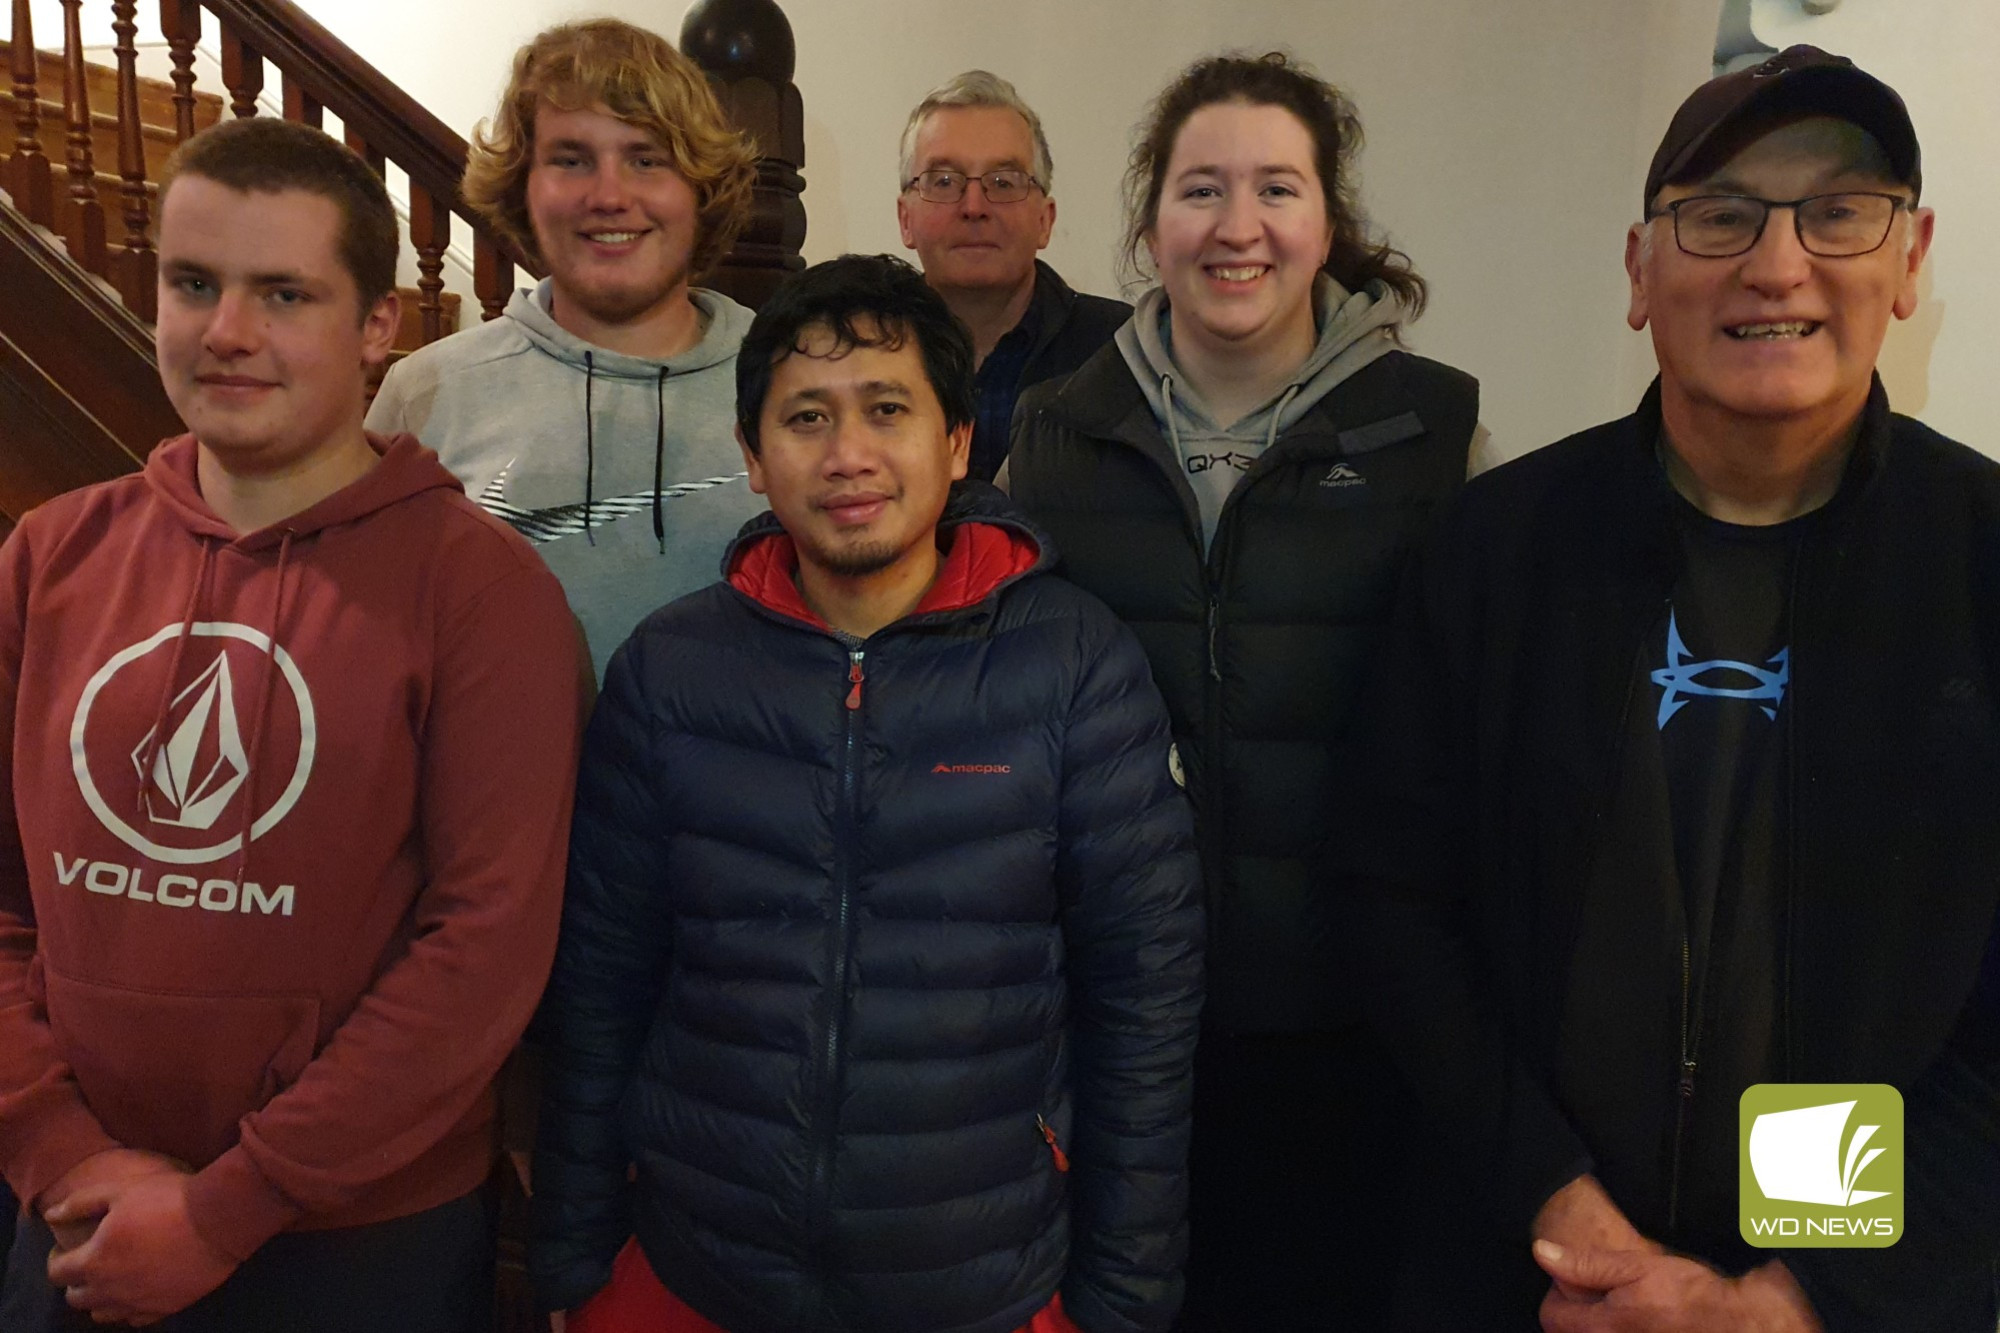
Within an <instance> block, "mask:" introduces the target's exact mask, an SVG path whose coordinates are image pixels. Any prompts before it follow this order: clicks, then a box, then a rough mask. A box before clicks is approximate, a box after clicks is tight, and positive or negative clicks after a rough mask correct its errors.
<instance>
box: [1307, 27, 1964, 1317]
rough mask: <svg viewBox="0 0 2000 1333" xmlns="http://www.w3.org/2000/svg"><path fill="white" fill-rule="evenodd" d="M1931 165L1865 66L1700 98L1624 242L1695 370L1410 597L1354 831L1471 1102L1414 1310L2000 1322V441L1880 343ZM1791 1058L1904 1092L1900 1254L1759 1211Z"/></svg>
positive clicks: (1458, 1089) (1921, 251) (1427, 1021)
mask: <svg viewBox="0 0 2000 1333" xmlns="http://www.w3.org/2000/svg"><path fill="white" fill-rule="evenodd" d="M1920 181H1921V174H1920V161H1919V152H1918V144H1917V137H1916V133H1915V131H1914V129H1913V128H1912V126H1911V123H1910V119H1909V116H1908V113H1907V112H1906V111H1905V109H1904V106H1903V103H1902V100H1901V99H1900V98H1899V97H1897V95H1896V94H1895V93H1894V92H1893V91H1892V90H1891V89H1889V88H1888V87H1887V86H1885V85H1884V84H1882V83H1881V82H1879V81H1878V80H1876V79H1874V78H1872V77H1870V76H1869V75H1868V74H1866V73H1864V72H1862V71H1861V70H1860V69H1857V68H1856V67H1855V66H1854V65H1853V64H1852V63H1851V62H1849V61H1847V60H1845V59H1842V58H1840V57H1837V56H1831V55H1828V54H1826V53H1825V52H1822V51H1818V50H1815V49H1813V48H1811V47H1803V46H1801V47H1794V48H1792V49H1791V50H1788V51H1785V52H1783V53H1781V54H1779V55H1777V56H1774V57H1773V58H1772V59H1770V60H1769V61H1767V62H1766V63H1764V64H1762V65H1760V66H1758V67H1757V68H1755V69H1750V70H1744V71H1741V72H1739V73H1734V74H1729V75H1725V76H1723V77H1721V78H1717V79H1715V80H1713V81H1711V82H1709V83H1707V84H1705V85H1703V86H1702V87H1701V88H1699V89H1697V90H1696V91H1695V92H1694V93H1693V94H1692V95H1691V96H1690V97H1689V98H1688V99H1687V101H1686V102H1685V103H1684V104H1683V105H1682V107H1681V109H1680V111H1679V112H1678V113H1677V114H1676V115H1675V117H1674V119H1673V123H1672V124H1671V125H1670V126H1669V127H1668V130H1667V133H1666V137H1665V139H1664V140H1663V141H1662V143H1661V145H1660V148H1659V151H1658V153H1657V154H1656V155H1655V157H1654V159H1653V163H1652V168H1651V170H1650V171H1649V173H1648V175H1647V180H1646V186H1645V199H1644V208H1643V214H1642V218H1641V220H1640V221H1639V222H1637V223H1635V224H1634V225H1633V227H1632V229H1631V231H1630V234H1629V235H1628V237H1627V242H1626V270H1627V272H1628V274H1629V276H1630V279H1631V306H1630V312H1629V314H1628V316H1627V318H1628V321H1629V323H1630V324H1631V326H1632V327H1633V328H1634V329H1648V330H1650V331H1651V334H1652V339H1653V347H1654V350H1655V353H1656V354H1657V357H1658V360H1659V367H1660V375H1659V379H1658V380H1657V381H1656V382H1655V384H1654V385H1653V387H1652V388H1651V390H1649V391H1648V393H1647V394H1646V396H1645V399H1644V401H1643V402H1641V403H1640V405H1639V408H1638V411H1637V412H1635V413H1634V414H1633V415H1631V416H1629V417H1626V418H1624V419H1622V420H1619V421H1615V422H1611V423H1609V424H1607V425H1603V426H1599V427H1597V428H1595V429H1592V430H1588V431H1585V432H1583V433H1582V434H1579V435H1576V436H1573V437H1571V438H1570V439H1567V440H1564V441H1562V442H1560V443H1558V444H1554V445H1551V446H1550V447H1548V448H1546V449H1543V450H1540V451H1538V452H1536V453H1533V454H1531V455H1529V456H1527V457H1525V458H1522V459H1520V460H1519V461H1518V462H1516V463H1513V464H1511V465H1509V466H1506V467H1502V468H1500V469H1498V470H1496V471H1494V472H1491V473H1489V474H1487V475H1485V476H1483V477H1480V478H1478V479H1476V480H1475V481H1474V482H1473V483H1471V485H1470V486H1469V487H1468V488H1467V490H1466V492H1465V495H1464V498H1463V501H1462V502H1461V504H1460V505H1459V507H1458V508H1457V510H1456V511H1455V513H1454V514H1453V516H1452V518H1451V519H1450V521H1449V522H1448V524H1447V526H1446V528H1445V530H1444V531H1443V532H1442V533H1441V534H1440V536H1439V539H1438V541H1437V542H1436V544H1435V545H1434V546H1433V548H1432V549H1431V550H1430V551H1429V553H1428V555H1427V556H1426V558H1425V559H1424V561H1423V562H1422V564H1421V565H1420V567H1419V570H1418V574H1417V576H1416V578H1415V579H1414V580H1413V582H1412V585H1411V586H1410V588H1409V590H1408V591H1409V595H1408V598H1407V600H1406V602H1405V604H1404V607H1403V612H1402V616H1401V620H1400V623H1399V625H1398V628H1397V630H1396V632H1395V635H1394V636H1393V641H1392V643H1391V645H1390V647H1389V650H1388V652H1387V655H1386V659H1385V662H1384V664H1383V669H1382V670H1381V672H1380V673H1379V677H1378V680H1377V687H1376V689H1375V691H1374V695H1373V698H1372V706H1371V707H1369V708H1367V709H1365V710H1364V711H1363V712H1362V714H1361V716H1362V717H1363V718H1365V721H1364V723H1363V724H1362V725H1363V727H1364V728H1365V729H1366V730H1367V731H1369V732H1370V733H1371V734H1370V737H1369V753H1370V754H1371V755H1372V758H1373V761H1374V762H1373V764H1372V765H1371V766H1369V767H1368V770H1367V771H1366V772H1365V773H1364V774H1363V781H1362V782H1360V783H1358V784H1357V787H1358V788H1360V789H1359V790H1357V792H1356V794H1355V797H1354V800H1353V802H1352V805H1351V807H1349V808H1348V809H1347V811H1346V813H1347V814H1348V815H1349V819H1348V821H1347V824H1348V826H1349V827H1350V828H1351V829H1352V830H1353V832H1352V833H1351V835H1350V836H1348V837H1347V838H1346V839H1345V841H1346V843H1347V848H1348V850H1349V852H1350V853H1351V868H1352V869H1353V870H1354V871H1355V873H1356V876H1357V878H1358V880H1359V884H1360V891H1361V893H1362V896H1363V897H1364V899H1365V900H1366V902H1367V903H1368V904H1369V913H1368V915H1369V917H1370V919H1371V921H1372V928H1373V930H1374V932H1375V936H1376V938H1375V940H1374V945H1375V947H1374V948H1372V949H1370V950H1368V951H1367V952H1368V953H1369V954H1370V955H1372V958H1373V959H1374V965H1375V966H1376V967H1377V969H1378V971H1377V974H1376V976H1375V977H1374V978H1373V983H1374V984H1373V986H1372V987H1371V989H1372V991H1373V994H1374V996H1375V1000H1376V1003H1377V1008H1378V1014H1377V1017H1378V1020H1379V1021H1380V1022H1381V1024H1382V1025H1383V1027H1384V1029H1385V1030H1386V1033H1387V1035H1388V1036H1389V1038H1390V1040H1391V1044H1392V1047H1393V1048H1394V1049H1395V1050H1397V1051H1398V1052H1400V1056H1401V1059H1402V1062H1403V1068H1404V1072H1405V1074H1406V1075H1407V1076H1408V1077H1409V1078H1410V1079H1411V1080H1412V1082H1413V1083H1414V1085H1415V1086H1416V1088H1417V1090H1418V1094H1419V1097H1420V1099H1421V1101H1422V1102H1423V1104H1424V1106H1425V1108H1426V1110H1427V1112H1428V1119H1429V1121H1430V1122H1431V1125H1432V1127H1433V1128H1434V1129H1435V1130H1437V1131H1438V1132H1439V1133H1438V1139H1439V1142H1438V1144H1437V1148H1436V1152H1435V1154H1434V1156H1433V1159H1431V1160H1427V1161H1420V1162H1417V1163H1413V1164H1412V1172H1413V1179H1412V1190H1411V1197H1412V1198H1414V1199H1416V1200H1418V1204H1417V1206H1418V1208H1419V1209H1420V1210H1424V1211H1427V1212H1428V1213H1429V1214H1430V1215H1429V1216H1426V1217H1425V1218H1423V1219H1422V1220H1423V1222H1424V1223H1425V1224H1426V1226H1427V1227H1429V1228H1430V1232H1431V1234H1430V1237H1429V1241H1430V1243H1429V1248H1428V1251H1427V1252H1428V1253H1429V1254H1430V1255H1431V1256H1433V1259H1432V1262H1433V1265H1446V1266H1448V1267H1449V1270H1450V1271H1449V1273H1448V1274H1446V1275H1443V1276H1449V1277H1450V1278H1451V1280H1450V1281H1440V1280H1436V1279H1438V1278H1439V1277H1440V1276H1441V1275H1440V1274H1439V1273H1438V1272H1436V1271H1435V1268H1433V1271H1431V1272H1430V1273H1428V1274H1427V1277H1429V1278H1430V1279H1432V1280H1429V1281H1425V1282H1421V1283H1415V1282H1412V1283H1406V1284H1405V1285H1406V1287H1408V1288H1410V1289H1412V1291H1413V1294H1412V1297H1411V1300H1410V1308H1408V1309H1405V1310H1402V1311H1400V1312H1399V1319H1398V1324H1399V1326H1400V1327H1405V1328H1426V1329H1428V1328H1481V1329H1484V1328H1495V1327H1499V1328H1511V1327H1531V1326H1532V1324H1533V1321H1534V1318H1535V1315H1536V1313H1537V1308H1538V1306H1539V1315H1540V1319H1541V1323H1542V1327H1543V1328H1544V1329H1546V1330H1549V1331H1550V1333H1572V1331H1581V1330H1612V1329H1616V1330H1660V1329H1700V1330H1704V1331H1714V1330H1731V1329H1746V1330H1747V1329H1756V1330H1760V1333H1762V1331H1764V1330H1806V1329H1822V1328H1823V1329H1827V1330H1833V1331H1835V1333H1842V1331H1845V1330H1882V1329H1895V1330H1903V1331H1907V1330H1918V1329H1922V1330H1959V1329H1963V1330H1968V1331H1969V1330H1974V1329H1978V1330H1982V1333H1991V1330H1992V1329H1993V1328H1994V1326H1995V1310H1994V1303H1993V1273H1994V1260H1995V1257H1996V1255H2000V1038H1996V1030H2000V998H1996V996H2000V985H1996V984H1995V982H1996V981H2000V949H1995V948H1993V947H1992V938H1993V933H1994V931H1993V926H1994V919H1995V909H1996V905H2000V729H1996V722H1995V709H1994V691H1995V688H1996V682H2000V465H1996V464H1994V463H1993V462H1991V461H1989V460H1987V459H1985V458H1983V457H1982V456H1980V455H1979V454H1977V453H1975V452H1973V451H1972V450H1970V449H1968V448H1966V447H1964V446H1963V445H1960V444H1956V443H1954V442H1952V441H1950V440H1947V439H1945V438H1943V437H1942V436H1940V435H1938V434H1937V433H1936V432H1934V431H1931V430H1928V429H1926V428H1925V427H1924V426H1922V425H1919V424H1918V423H1917V422H1915V421H1912V420H1910V419H1908V418H1906V417H1901V416H1897V415H1895V414H1894V413H1893V412H1892V411H1891V410H1890V404H1889V402H1888V399H1887V396H1886V395H1885V393H1884V391H1883V388H1882V384H1881V381H1880V379H1879V378H1877V376H1876V374H1875V362H1876V357H1877V354H1878V352H1879V350H1880V348H1881V345H1882V340H1883V336H1884V334H1885V333H1886V331H1887V329H1888V326H1889V321H1890V320H1891V319H1892V318H1896V319H1904V318H1908V317H1909V315H1910V314H1911V312H1912V311H1913V310H1914V308H1915V306H1916V304H1917V276H1918V273H1919V271H1920V269H1921V267H1922V264H1923V260H1924V255H1925V253H1926V251H1927V250H1928V249H1929V246H1930V241H1931V235H1932V229H1933V225H1934V223H1933V217H1932V214H1931V211H1930V210H1929V209H1926V208H1922V207H1920V206H1919V203H1918V195H1919V188H1920ZM1765 1083H1787V1084H1856V1083H1874V1084H1891V1085H1893V1086H1894V1087H1896V1088H1897V1089H1899V1090H1900V1092H1901V1094H1902V1096H1903V1099H1904V1104H1905V1107H1906V1134H1907V1136H1906V1144H1907V1154H1906V1160H1905V1176H1904V1181H1903V1190H1904V1198H1903V1204H1904V1222H1903V1231H1902V1234H1901V1235H1900V1237H1899V1238H1898V1239H1897V1241H1896V1243H1895V1244H1894V1245H1893V1246H1890V1247H1888V1248H1877V1249H1859V1248H1853V1249H1757V1248H1752V1247H1751V1246H1750V1245H1749V1244H1748V1243H1747V1242H1746V1240H1745V1239H1744V1236H1743V1235H1742V1233H1741V1230H1740V1229H1739V1216H1738V1211H1739V1199H1738V1179H1739V1178H1738V1160H1739V1157H1738V1155H1739V1138H1738V1135H1739V1101H1740V1099H1741V1098H1742V1095H1743V1093H1744V1091H1745V1089H1746V1088H1749V1087H1751V1086H1752V1085H1756V1084H1765ZM1825 1100H1828V1101H1834V1100H1836V1098H1834V1097H1833V1096H1832V1095H1829V1096H1828V1097H1827V1098H1825ZM1842 1146H1843V1147H1844V1146H1845V1141H1844V1140H1843V1145H1842ZM1849 1160H1850V1161H1853V1160H1856V1159H1855V1158H1854V1157H1853V1156H1850V1158H1849ZM1417 1288H1421V1291H1420V1292H1419V1291H1416V1290H1415V1289H1417Z"/></svg>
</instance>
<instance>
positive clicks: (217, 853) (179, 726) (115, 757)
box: [70, 621, 318, 865]
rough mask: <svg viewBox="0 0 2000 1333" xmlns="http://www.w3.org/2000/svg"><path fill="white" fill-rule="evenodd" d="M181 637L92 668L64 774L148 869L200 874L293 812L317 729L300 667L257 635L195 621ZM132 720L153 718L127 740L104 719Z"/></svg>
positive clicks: (137, 647) (155, 640)
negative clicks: (255, 806) (152, 864)
mask: <svg viewBox="0 0 2000 1333" xmlns="http://www.w3.org/2000/svg"><path fill="white" fill-rule="evenodd" d="M180 639H181V627H180V626H179V625H168V626H166V627H164V628H163V629H161V630H160V631H159V632H158V633H156V634H154V635H152V636H151V637H149V638H146V639H143V640H141V641H140V642H138V643H135V644H133V645H132V646H131V647H129V648H126V649H124V650H123V651H121V652H118V653H115V654H113V655H112V657H111V659H110V660H109V661H107V662H106V663H105V664H104V665H103V666H101V667H99V668H98V670H97V672H96V674H95V675H93V676H91V678H90V681H89V683H88V684H86V685H85V686H84V688H83V694H82V697H81V698H79V699H78V700H77V705H76V714H75V719H74V721H73V722H72V723H71V725H70V764H71V768H72V770H73V771H74V772H75V774H76V785H77V788H78V790H79V791H80V792H81V793H82V795H83V800H84V803H85V804H86V805H88V806H89V807H90V811H91V813H92V814H94V815H96V816H97V821H98V822H99V823H100V824H102V825H103V826H104V828H105V830H106V831H107V832H109V833H110V834H111V835H112V836H114V837H116V838H117V839H118V840H119V841H120V842H123V843H124V844H125V845H126V846H128V847H130V848H132V849H133V850H134V851H136V852H139V853H141V854H142V855H145V856H148V857H151V858H152V859H153V860H155V861H163V862H166V863H168V864H171V865H203V864H207V863H209V862H212V861H218V860H221V859H222V858H223V857H226V856H229V855H232V854H233V853H235V852H236V851H237V850H239V849H240V848H241V847H242V845H243V835H244V832H245V829H246V827H247V829H248V832H249V835H250V837H252V838H253V839H254V838H258V837H262V836H263V835H264V834H266V833H268V832H270V831H271V830H272V829H273V828H275V827H277V825H278V823H279V822H280V821H281V820H283V819H284V818H285V816H286V815H288V814H290V813H291V810H292V807H293V806H295V805H297V804H298V800H299V797H300V795H301V794H303V793H304V791H305V788H306V783H307V781H308V780H309V779H310V778H311V777H312V768H313V756H314V753H315V751H316V749H317V745H318V731H317V727H316V725H315V720H314V711H313V699H312V691H311V690H310V689H309V688H307V686H306V681H305V677H304V676H303V675H302V674H301V673H300V671H299V668H298V664H297V663H296V662H295V661H293V660H292V656H291V654H290V653H287V652H286V651H285V649H284V647H283V646H282V645H280V646H277V647H275V648H274V647H273V646H272V644H271V640H270V638H269V636H267V635H266V634H264V632H263V631H261V630H256V629H252V628H250V627H249V626H248V625H240V624H236V623H233V622H228V621H199V622H196V623H195V624H194V625H193V626H191V627H190V632H189V634H188V642H187V643H186V645H185V646H183V645H182V644H181V643H180ZM176 661H178V663H179V671H178V673H177V674H176V675H175V677H174V679H173V681H172V682H171V683H169V682H168V681H167V680H166V679H165V677H166V675H167V673H168V672H170V671H173V670H174V663H176ZM273 674H275V675H276V677H277V679H276V680H275V681H274V680H270V679H269V677H270V676H271V675H273ZM182 682H185V683H184V684H183V683H182ZM279 682H282V685H280V683H279ZM176 686H177V687H178V688H175V687H176ZM169 689H172V690H173V693H172V694H171V695H170V696H169V697H168V698H166V700H165V701H164V702H165V706H164V707H162V706H161V695H162V693H164V692H165V691H167V690H169ZM133 717H148V718H157V720H156V721H155V722H154V723H153V724H152V725H151V726H150V727H148V728H146V729H144V730H143V731H140V732H139V733H138V734H133V735H126V734H120V732H119V727H118V724H117V723H116V722H111V721H106V720H104V719H107V718H110V719H124V720H126V721H127V722H128V724H129V719H131V718H133ZM262 765H268V766H269V767H268V769H264V770H262V771H260V768H259V766H262ZM253 775H254V776H255V778H256V779H257V780H256V781H252V778H253ZM246 793H254V799H255V800H256V801H257V802H258V803H259V805H260V806H261V809H259V810H258V811H257V812H256V816H255V818H254V820H250V819H246V818H245V817H244V812H243V811H242V809H241V800H240V799H239V798H241V799H253V798H252V797H251V796H249V795H246Z"/></svg>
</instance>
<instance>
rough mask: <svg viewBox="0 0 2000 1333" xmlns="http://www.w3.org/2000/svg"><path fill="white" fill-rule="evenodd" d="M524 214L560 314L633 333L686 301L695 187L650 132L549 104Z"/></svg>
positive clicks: (543, 111)
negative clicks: (572, 312) (569, 309)
mask: <svg viewBox="0 0 2000 1333" xmlns="http://www.w3.org/2000/svg"><path fill="white" fill-rule="evenodd" d="M527 204H528V218H529V221H530V223H531V224H532V225H533V227H534V231H535V244H536V246H537V247H538V248H539V249H540V250H541V253H542V258H543V259H544V260H545V261H546V262H547V264H548V268H549V276H550V278H551V279H552V281H553V283H554V286H555V294H556V302H557V305H558V307H561V306H563V305H565V304H567V305H572V306H575V307H577V308H579V309H580V310H581V311H582V312H583V313H584V314H586V315H587V316H588V317H589V319H590V320H592V321H594V322H597V323H601V324H609V325H629V324H636V323H639V322H641V321H643V320H644V319H646V318H647V317H648V316H650V315H653V314H656V313H658V312H659V311H661V310H663V309H665V308H667V307H668V306H670V305H671V304H672V303H674V302H676V301H686V300H687V289H688V282H689V279H690V278H691V276H692V273H691V266H692V256H693V254H694V246H695V233H696V228H697V227H698V225H699V221H698V217H697V213H698V209H697V201H696V199H695V192H694V187H693V186H691V185H689V184H688V183H687V180H686V178H685V177H683V176H682V175H681V174H680V172H679V171H677V170H675V168H674V163H673V158H672V156H671V155H670V154H669V153H668V152H667V150H666V149H665V148H664V147H662V146H661V145H660V144H659V143H658V142H657V141H656V140H655V139H654V138H653V137H652V136H651V135H650V134H648V133H647V132H646V131H644V130H641V129H638V128H636V127H635V126H632V125H628V124H626V123H625V122H624V121H622V120H619V119H618V118H617V117H616V116H613V115H611V114H610V113H608V112H606V111H604V110H602V109H591V110H581V111H565V110H563V109H562V108H561V107H558V106H556V105H555V104H554V103H552V102H547V101H544V102H543V103H542V104H541V106H540V108H539V109H538V110H537V111H536V113H535V151H534V160H533V163H532V165H530V166H529V168H528V183H527Z"/></svg>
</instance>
